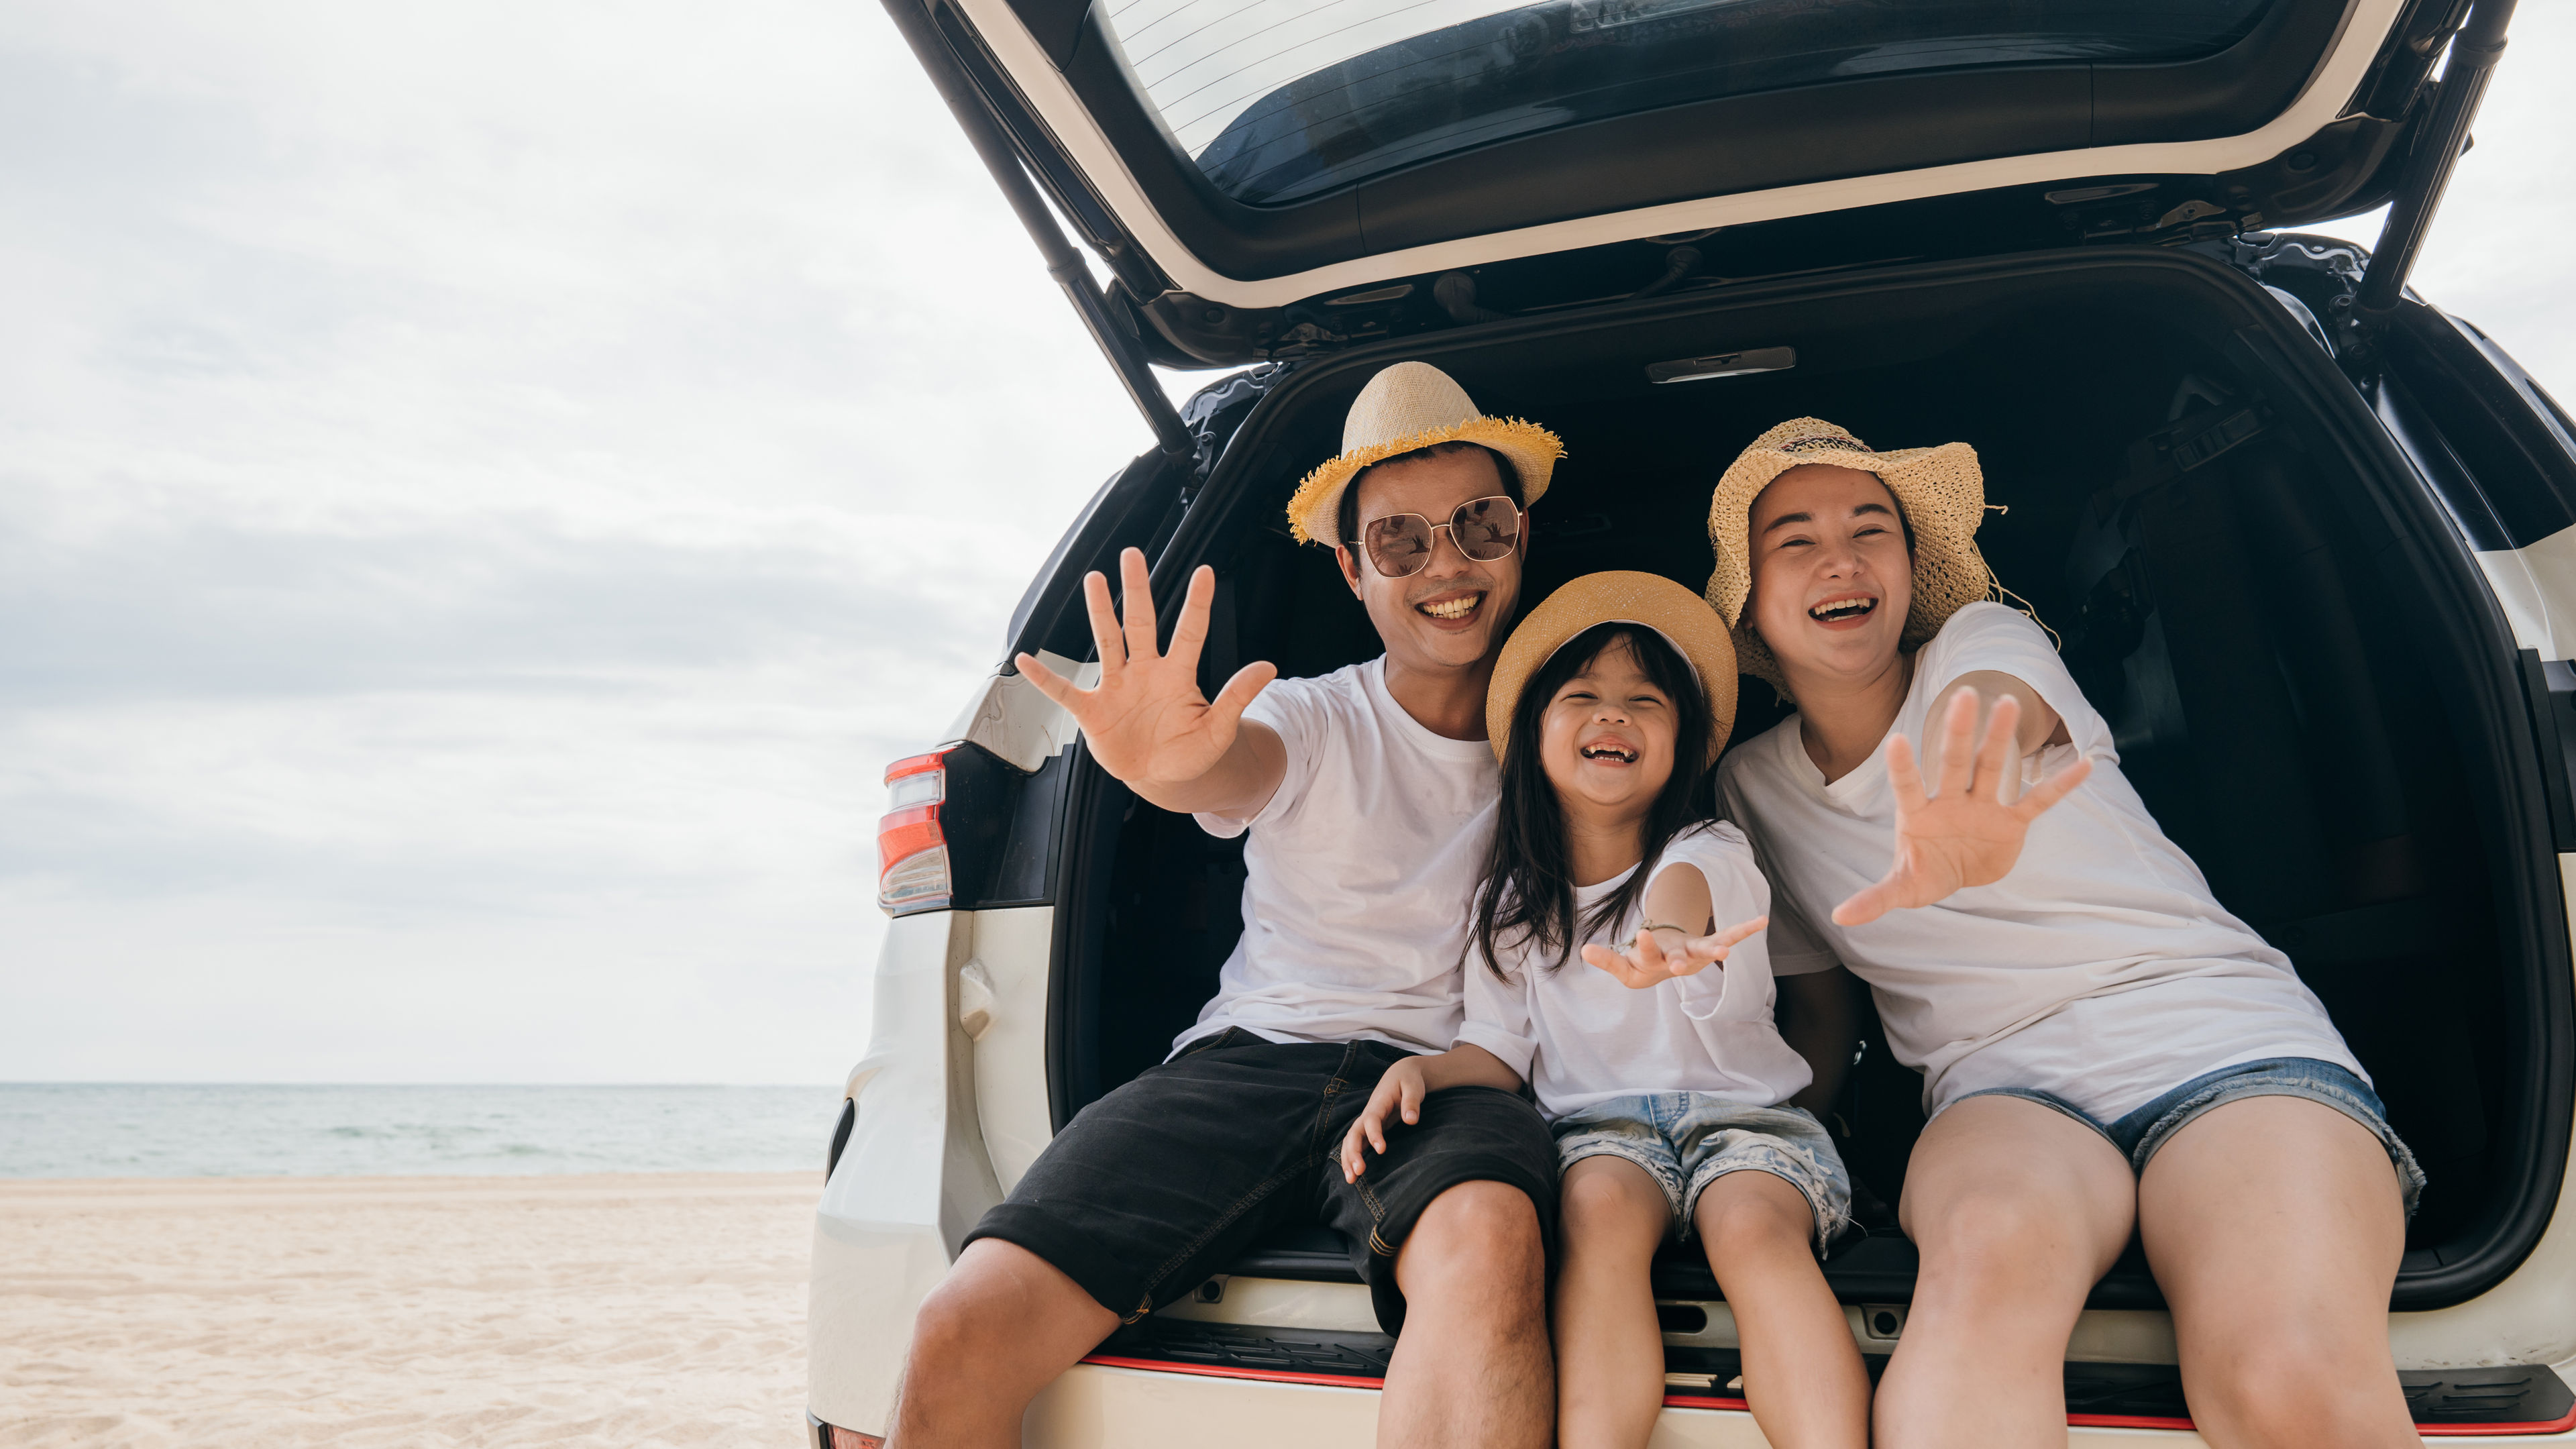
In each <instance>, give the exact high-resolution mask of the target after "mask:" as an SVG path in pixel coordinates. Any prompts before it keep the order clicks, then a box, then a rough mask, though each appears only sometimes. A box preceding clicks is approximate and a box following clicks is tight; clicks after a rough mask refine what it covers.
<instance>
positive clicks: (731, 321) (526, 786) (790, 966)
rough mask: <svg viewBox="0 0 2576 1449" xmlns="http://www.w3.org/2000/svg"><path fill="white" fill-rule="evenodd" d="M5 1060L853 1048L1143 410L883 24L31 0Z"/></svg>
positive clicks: (639, 1068) (708, 1074) (9, 420)
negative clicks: (955, 718) (892, 774)
mask: <svg viewBox="0 0 2576 1449" xmlns="http://www.w3.org/2000/svg"><path fill="white" fill-rule="evenodd" d="M0 148H5V150H0V314H5V315H7V316H9V317H10V319H11V325H10V328H9V331H8V333H7V335H6V341H5V343H4V344H0V398H5V399H6V404H5V406H0V614H5V618H6V620H7V622H6V625H5V627H0V941H6V942H7V947H6V950H5V951H0V999H5V1000H6V1001H7V1002H8V1003H9V1004H10V1009H8V1010H6V1011H0V1062H5V1063H6V1064H7V1065H6V1067H5V1068H0V1071H5V1073H6V1074H7V1075H10V1076H14V1077H37V1078H45V1077H126V1078H171V1077H179V1078H200V1079H225V1078H235V1079H239V1078H249V1079H341V1080H347V1079H352V1078H355V1079H366V1080H437V1079H447V1080H458V1079H467V1080H494V1079H505V1080H557V1079H594V1080H595V1079H622V1080H709V1079H715V1080H795V1081H816V1080H833V1079H836V1078H837V1077H838V1075H839V1072H840V1070H841V1069H842V1067H844V1066H845V1065H846V1064H847V1062H848V1061H849V1059H851V1058H852V1057H854V1056H855V1055H856V1054H857V1052H858V1051H859V1049H860V1047H861V1045H862V1040H861V1032H862V1030H863V1028H864V1018H865V1015H866V1011H865V1003H864V1000H863V996H862V988H861V985H860V979H861V977H862V976H863V974H864V969H865V966H866V964H867V962H868V961H869V959H870V958H871V957H872V956H873V954H874V950H875V942H876V939H877V937H878V935H879V934H880V932H881V929H882V926H881V921H880V918H879V917H878V914H877V912H876V910H875V906H874V890H873V886H874V882H873V869H874V841H873V830H874V823H875V816H876V814H877V813H878V810H879V808H880V801H881V797H882V792H881V790H880V789H879V787H878V784H877V778H876V777H877V772H878V770H879V769H880V768H881V767H882V765H883V764H884V763H885V761H887V760H888V759H890V758H893V757H895V756H897V755H900V754H903V753H907V752H909V751H911V750H914V749H917V748H919V747H920V746H921V745H923V744H925V743H927V742H929V741H930V739H931V738H932V737H933V736H934V735H935V734H936V732H937V731H938V730H939V729H940V728H941V727H943V726H944V725H945V724H946V723H947V721H948V718H949V716H950V715H951V714H952V713H953V712H954V710H955V708H956V706H957V705H958V703H959V702H960V701H961V699H962V697H963V696H964V694H965V692H966V691H967V689H968V688H970V687H971V684H972V681H973V680H974V678H975V677H976V676H977V675H978V674H979V673H981V672H982V671H983V670H984V669H986V668H989V667H990V665H991V664H992V662H993V661H994V659H995V658H996V657H997V655H998V654H999V651H1000V646H1001V631H1002V626H1003V623H1004V621H1005V620H1006V618H1007V617H1008V614H1009V611H1010V608H1011V606H1012V604H1014V603H1015V602H1016V601H1017V599H1018V597H1019V593H1020V591H1021V589H1022V588H1023V587H1024V586H1025V585H1026V583H1027V581H1028V576H1029V574H1030V573H1031V571H1032V570H1033V569H1034V568H1035V567H1036V565H1037V564H1038V562H1039V561H1040V560H1041V559H1042V558H1043V557H1044V556H1045V553H1046V550H1047V549H1048V547H1049V546H1051V545H1052V543H1053V541H1054V538H1055V536H1056V534H1057V533H1058V532H1059V531H1060V530H1061V529H1062V527H1063V526H1064V525H1065V523H1067V522H1068V521H1069V520H1070V518H1071V517H1072V515H1073V513H1074V512H1075V510H1076V509H1077V508H1078V507H1079V506H1080V504H1081V503H1082V501H1083V500H1084V499H1085V498H1087V497H1088V496H1089V494H1090V493H1091V491H1092V490H1093V489H1094V488H1095V487H1096V486H1097V484H1098V482H1099V480H1100V478H1101V477H1102V476H1103V475H1105V474H1106V473H1107V472H1108V471H1109V470H1110V469H1111V468H1112V467H1113V466H1114V465H1115V464H1116V463H1117V462H1118V460H1119V459H1121V458H1123V457H1125V456H1127V455H1129V454H1132V453H1133V452H1135V451H1136V450H1137V449H1138V448H1139V447H1141V446H1142V445H1143V444H1144V442H1145V441H1146V437H1145V433H1144V430H1143V427H1142V425H1141V424H1140V423H1138V422H1137V421H1136V420H1135V419H1134V416H1133V412H1132V410H1131V409H1130V408H1129V407H1128V406H1127V404H1126V402H1125V400H1124V398H1123V397H1122V396H1121V395H1120V394H1119V392H1118V390H1117V388H1116V386H1115V385H1114V383H1113V382H1112V381H1111V380H1110V378H1109V377H1108V375H1107V373H1106V370H1105V369H1104V368H1103V367H1102V366H1101V364H1100V363H1099V362H1098V361H1097V359H1096V357H1095V355H1094V354H1093V353H1092V351H1091V347H1090V344H1089V342H1088V340H1087V339H1086V338H1085V337H1084V336H1083V334H1082V333H1081V331H1080V329H1079V327H1078V325H1077V324H1076V323H1075V322H1074V320H1073V318H1072V317H1071V316H1070V314H1069V313H1068V312H1067V310H1066V309H1065V307H1064V305H1063V301H1062V299H1061V297H1060V296H1059V295H1058V294H1057V293H1056V291H1055V289H1054V287H1053V286H1052V284H1051V283H1050V282H1049V281H1048V279H1047V278H1046V276H1045V274H1044V273H1043V271H1042V270H1041V269H1040V268H1039V267H1038V265H1037V262H1036V258H1035V255H1034V253H1033V252H1032V250H1031V249H1030V247H1029V245H1028V242H1027V240H1026V239H1025V237H1023V236H1022V235H1020V234H1019V232H1018V230H1017V228H1016V224H1015V223H1014V222H1013V221H1012V219H1011V217H1010V215H1009V213H1008V212H1007V211H1006V210H1005V209H1004V208H1003V207H1002V205H1001V203H1000V201H999V199H998V197H997V196H995V195H994V194H993V192H992V188H991V186H990V183H989V182H988V181H986V180H985V179H984V177H983V176H982V175H981V173H980V171H979V170H978V169H976V163H975V161H974V159H973V156H972V153H971V152H970V151H968V149H967V148H966V146H965V144H964V142H963V140H962V139H961V138H960V137H959V136H958V135H957V133H956V131H955V129H954V127H953V126H952V125H950V124H949V123H948V122H947V121H946V119H945V116H944V113H943V112H942V111H941V110H940V108H939V103H938V101H937V99H936V97H935V96H934V95H933V94H932V92H931V91H930V88H929V86H928V85H927V83H926V82H925V81H923V80H922V78H921V77H920V74H919V72H918V70H917V68H916V67H915V66H914V65H913V63H912V61H911V59H910V57H909V56H908V55H907V54H906V53H904V52H903V50H902V49H901V46H900V44H899V43H898V42H897V41H896V40H895V37H894V35H893V33H892V29H891V27H890V25H888V24H887V22H886V21H885V20H884V18H883V17H882V16H881V15H880V14H878V13H876V12H875V10H874V9H873V7H865V6H861V7H825V6H820V5H812V4H797V3H773V4H767V5H752V6H737V7H729V8H727V9H725V10H723V11H721V12H711V11H706V10H704V9H700V8H683V7H676V6H663V7H622V6H621V7H612V6H606V5H556V6H549V7H541V8H538V9H530V8H529V7H524V6H506V5H498V4H491V5H482V6H472V5H467V6H446V7H436V8H433V9H431V10H412V11H393V10H383V9H380V8H366V9H361V10H351V9H348V8H346V7H333V6H326V5H319V4H292V3H272V4H266V5H257V4H254V5H244V6H223V7H213V6H191V5H186V4H165V5H158V6H155V5H149V4H144V5H133V6H120V7H112V8H111V7H88V6H76V5H69V4H59V5H39V6H21V7H16V8H14V9H13V10H11V11H10V12H9V13H8V14H7V15H6V16H5V17H0Z"/></svg>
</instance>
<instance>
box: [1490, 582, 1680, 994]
mask: <svg viewBox="0 0 2576 1449" xmlns="http://www.w3.org/2000/svg"><path fill="white" fill-rule="evenodd" d="M1621 642H1624V643H1625V644H1626V645H1627V647H1628V651H1629V653H1630V654H1631V655H1632V656H1633V657H1634V658H1635V659H1636V661H1637V669H1638V672H1640V673H1642V674H1644V675H1645V676H1646V678H1647V679H1649V680H1651V681H1653V683H1654V685H1655V687H1656V688H1657V689H1660V690H1662V691H1663V692H1664V695H1665V697H1666V698H1668V699H1670V700H1671V701H1672V702H1673V723H1674V725H1675V729H1674V731H1673V773H1672V778H1670V779H1668V780H1666V781H1665V782H1664V788H1663V789H1662V790H1661V791H1660V792H1658V793H1657V794H1656V796H1655V803H1654V805H1653V806H1652V808H1650V809H1649V810H1648V811H1647V812H1646V828H1645V840H1644V842H1643V844H1644V846H1645V854H1644V855H1643V856H1642V857H1641V858H1640V859H1639V860H1638V862H1637V868H1636V869H1635V870H1633V871H1631V872H1629V874H1628V879H1627V880H1626V881H1625V882H1623V883H1621V885H1620V887H1619V888H1618V889H1617V890H1615V891H1612V892H1611V893H1610V894H1608V895H1606V896H1604V897H1602V898H1601V899H1600V900H1599V901H1598V902H1596V903H1594V905H1593V907H1592V909H1591V910H1589V911H1587V912H1584V913H1583V918H1582V919H1581V920H1579V921H1578V920H1576V919H1575V914H1576V913H1575V909H1574V872H1573V865H1572V862H1571V860H1570V858H1569V857H1570V854H1571V852H1569V851H1568V849H1567V848H1566V841H1565V811H1564V808H1563V807H1562V806H1560V805H1558V804H1557V800H1556V786H1555V785H1554V784H1553V783H1551V782H1550V781H1549V780H1548V778H1547V767H1546V766H1545V765H1543V764H1542V763H1540V759H1539V747H1540V743H1541V741H1540V736H1541V734H1542V733H1544V731H1543V729H1542V728H1541V718H1542V716H1544V715H1545V714H1546V713H1547V706H1548V702H1549V701H1550V700H1553V699H1555V698H1556V692H1557V691H1558V690H1559V689H1562V688H1564V687H1565V682H1566V681H1567V680H1569V679H1572V678H1573V677H1574V676H1575V675H1577V674H1580V673H1581V672H1583V669H1584V667H1585V666H1586V665H1589V664H1590V663H1591V662H1592V661H1593V660H1594V659H1596V658H1598V657H1600V655H1601V651H1603V650H1605V649H1607V648H1609V647H1611V646H1612V645H1613V644H1617V643H1621ZM1708 725H1709V718H1708V696H1707V695H1706V694H1705V693H1703V692H1702V691H1701V689H1700V686H1699V678H1698V676H1697V675H1695V674H1694V673H1692V671H1691V667H1690V664H1689V662H1688V661H1686V660H1684V659H1683V658H1682V657H1681V655H1680V654H1679V653H1677V652H1675V651H1674V649H1673V646H1672V645H1670V644H1667V643H1665V642H1664V636H1662V635H1661V634H1658V633H1656V632H1655V631H1654V630H1652V629H1649V628H1646V627H1645V626H1643V625H1640V624H1621V623H1610V624H1595V625H1593V626H1592V627H1591V628H1589V629H1586V630H1584V631H1583V632H1582V633H1580V634H1577V635H1575V636H1574V637H1573V638H1572V639H1569V640H1567V641H1566V643H1565V646H1564V647H1563V648H1561V649H1559V650H1557V651H1556V653H1555V654H1554V655H1552V656H1550V657H1549V659H1548V661H1547V662H1546V663H1545V664H1542V665H1540V666H1539V669H1538V672H1537V673H1536V674H1535V675H1533V676H1532V677H1531V679H1530V682H1529V684H1528V686H1527V687H1526V688H1524V689H1522V691H1521V697H1520V702H1519V703H1518V704H1517V705H1515V706H1514V707H1513V710H1512V733H1511V741H1510V743H1508V744H1507V745H1505V746H1504V747H1503V800H1502V809H1501V810H1500V811H1499V812H1497V814H1496V816H1495V819H1494V843H1493V844H1492V845H1491V846H1489V847H1488V848H1487V849H1486V853H1485V884H1484V886H1483V888H1482V889H1480V890H1479V891H1478V892H1477V893H1476V915H1475V928H1474V931H1473V934H1472V936H1471V937H1470V949H1472V950H1475V951H1477V952H1479V953H1481V954H1482V955H1483V956H1484V958H1485V969H1486V970H1488V971H1491V972H1493V973H1494V975H1496V976H1497V977H1500V976H1502V975H1503V974H1504V972H1503V967H1502V962H1501V959H1500V956H1499V953H1498V952H1497V951H1496V950H1495V942H1496V941H1498V940H1506V939H1508V940H1509V941H1510V942H1511V944H1513V945H1515V946H1518V947H1520V948H1522V949H1523V950H1525V951H1527V952H1528V953H1529V955H1530V957H1531V958H1532V959H1535V960H1540V961H1543V962H1544V963H1545V968H1546V969H1547V970H1550V971H1554V970H1556V969H1557V968H1558V967H1560V966H1563V965H1564V964H1565V963H1566V961H1567V959H1568V958H1569V957H1571V956H1572V955H1573V954H1574V948H1575V947H1576V946H1577V945H1580V944H1581V943H1583V942H1585V941H1588V940H1590V939H1591V938H1592V937H1593V936H1594V935H1596V934H1598V933H1599V932H1601V931H1603V930H1605V929H1607V928H1609V927H1610V926H1611V925H1612V924H1613V923H1615V922H1616V921H1618V919H1619V918H1620V917H1622V916H1624V915H1626V914H1627V913H1628V910H1629V908H1630V907H1631V906H1633V905H1634V904H1636V901H1637V899H1638V897H1639V895H1640V894H1641V893H1642V892H1643V891H1644V890H1645V887H1646V881H1647V879H1648V877H1650V876H1651V875H1652V874H1653V873H1654V868H1655V862H1656V860H1657V859H1658V858H1659V857H1661V856H1662V855H1663V852H1664V847H1665V846H1667V845H1670V844H1671V843H1672V840H1673V837H1674V836H1676V835H1679V834H1680V833H1681V832H1682V831H1683V830H1684V829H1686V828H1688V827H1689V826H1691V825H1693V824H1695V823H1697V822H1698V820H1699V818H1700V815H1701V811H1700V809H1699V808H1698V805H1697V801H1698V799H1699V795H1700V781H1701V778H1702V777H1703V776H1705V775H1706V774H1707V772H1708V771H1707V766H1706V764H1704V763H1703V762H1702V760H1701V758H1700V756H1701V755H1702V753H1703V752H1704V751H1705V749H1706V746H1705V744H1704V743H1703V742H1704V741H1706V740H1707V739H1708Z"/></svg>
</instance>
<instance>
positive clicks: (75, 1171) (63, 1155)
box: [0, 1082, 841, 1182]
mask: <svg viewBox="0 0 2576 1449" xmlns="http://www.w3.org/2000/svg"><path fill="white" fill-rule="evenodd" d="M840 1110H841V1101H840V1092H839V1090H838V1089H837V1088H834V1087H829V1086H822V1087H589V1086H584V1087H510V1086H492V1087H470V1086H469V1087H446V1086H439V1087H400V1086H187V1085H160V1084H120V1083H44V1082H35V1083H0V1177H352V1176H361V1177H378V1176H395V1177H400V1176H464V1177H492V1176H517V1175H523V1174H536V1173H556V1172H794V1171H811V1172H813V1173H814V1174H815V1178H816V1180H817V1181H818V1182H819V1181H820V1180H821V1177H822V1172H823V1157H824V1153H825V1151H826V1150H827V1149H828V1148H829V1147H830V1145H831V1134H832V1125H833V1123H834V1122H835V1121H836V1120H838V1118H839V1116H840Z"/></svg>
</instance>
